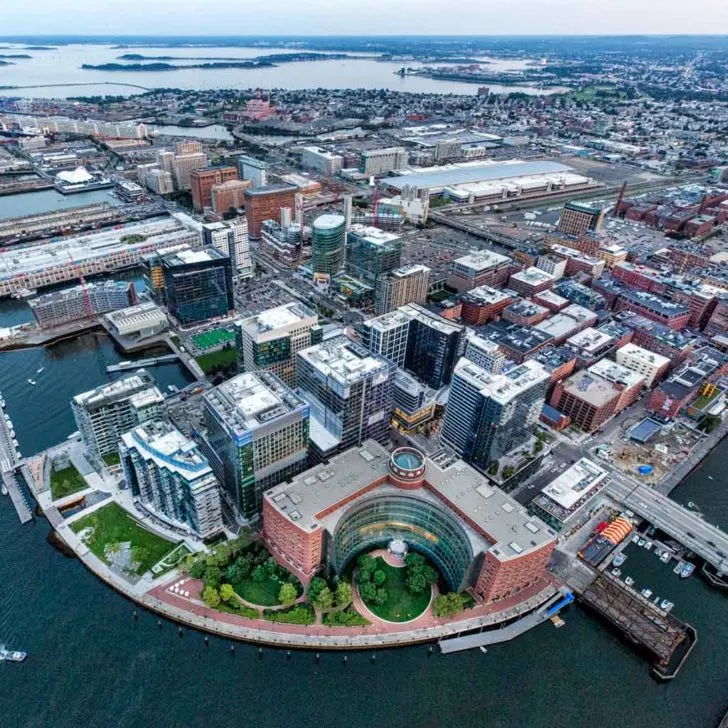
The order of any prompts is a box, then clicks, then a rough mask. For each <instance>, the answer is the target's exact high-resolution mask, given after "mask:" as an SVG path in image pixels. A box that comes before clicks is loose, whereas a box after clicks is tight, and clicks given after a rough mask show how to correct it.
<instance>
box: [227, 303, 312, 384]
mask: <svg viewBox="0 0 728 728" xmlns="http://www.w3.org/2000/svg"><path fill="white" fill-rule="evenodd" d="M236 323H237V328H236V346H237V350H238V369H239V371H241V372H242V371H245V372H253V371H259V370H262V369H265V370H267V371H270V372H273V373H274V374H276V375H277V376H279V377H280V378H281V379H282V380H283V382H284V383H285V384H287V385H288V386H289V387H293V386H295V383H296V362H297V359H296V354H297V353H298V352H299V351H301V349H305V348H307V347H309V346H311V345H312V344H316V343H318V342H319V341H321V338H322V329H321V327H320V326H319V323H318V316H317V315H316V313H315V312H314V311H311V309H309V308H306V306H304V305H303V304H302V303H297V302H293V303H286V304H284V305H283V306H278V307H277V308H271V309H268V310H267V311H262V312H261V313H258V314H255V315H254V316H250V317H249V318H245V319H242V320H241V321H238V322H236Z"/></svg>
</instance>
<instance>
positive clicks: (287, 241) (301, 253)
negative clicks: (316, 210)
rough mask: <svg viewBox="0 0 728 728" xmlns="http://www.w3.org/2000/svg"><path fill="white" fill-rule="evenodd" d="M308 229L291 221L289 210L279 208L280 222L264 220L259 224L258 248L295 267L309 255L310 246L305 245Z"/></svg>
mask: <svg viewBox="0 0 728 728" xmlns="http://www.w3.org/2000/svg"><path fill="white" fill-rule="evenodd" d="M309 233H310V230H309V228H302V227H301V225H299V224H298V223H296V222H291V210H290V208H288V207H284V208H282V209H281V222H280V223H279V222H277V221H276V220H264V221H263V224H262V225H261V226H260V250H261V252H262V253H264V254H265V255H268V256H270V257H271V258H273V259H274V260H279V261H280V262H281V263H285V264H286V265H288V266H290V267H291V268H296V267H297V266H298V265H300V264H301V263H302V262H304V261H305V260H306V259H307V258H310V257H311V246H310V245H306V243H307V241H308V237H309V235H308V234H309Z"/></svg>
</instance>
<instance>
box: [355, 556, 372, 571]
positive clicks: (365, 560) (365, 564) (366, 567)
mask: <svg viewBox="0 0 728 728" xmlns="http://www.w3.org/2000/svg"><path fill="white" fill-rule="evenodd" d="M356 563H357V565H358V566H359V569H361V570H362V571H376V568H377V560H376V559H375V558H374V557H373V556H372V555H371V554H362V555H361V556H360V557H359V558H358V559H357V560H356Z"/></svg>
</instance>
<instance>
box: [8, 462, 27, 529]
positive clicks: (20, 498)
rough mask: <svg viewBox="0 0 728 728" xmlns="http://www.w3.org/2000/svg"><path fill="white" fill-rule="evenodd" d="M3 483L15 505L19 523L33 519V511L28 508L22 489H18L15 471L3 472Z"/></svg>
mask: <svg viewBox="0 0 728 728" xmlns="http://www.w3.org/2000/svg"><path fill="white" fill-rule="evenodd" d="M3 485H4V486H5V487H6V488H7V491H8V495H9V496H10V500H11V501H12V502H13V505H14V506H15V510H16V511H17V512H18V518H20V522H21V523H28V521H32V520H33V512H32V511H31V510H30V506H29V505H28V501H27V500H26V499H25V495H23V491H22V490H21V489H20V485H19V483H18V481H17V480H16V478H15V473H13V472H8V473H3Z"/></svg>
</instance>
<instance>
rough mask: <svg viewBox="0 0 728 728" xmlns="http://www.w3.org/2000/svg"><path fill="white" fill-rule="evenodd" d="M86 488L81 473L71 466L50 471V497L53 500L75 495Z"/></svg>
mask: <svg viewBox="0 0 728 728" xmlns="http://www.w3.org/2000/svg"><path fill="white" fill-rule="evenodd" d="M84 488H88V485H86V481H85V480H84V479H83V476H82V475H81V473H79V472H78V470H76V468H75V467H74V466H73V465H68V466H67V467H65V468H61V469H60V470H51V495H52V496H53V500H57V499H58V498H65V497H66V496H67V495H71V494H73V493H77V492H78V491H79V490H83V489H84Z"/></svg>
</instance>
